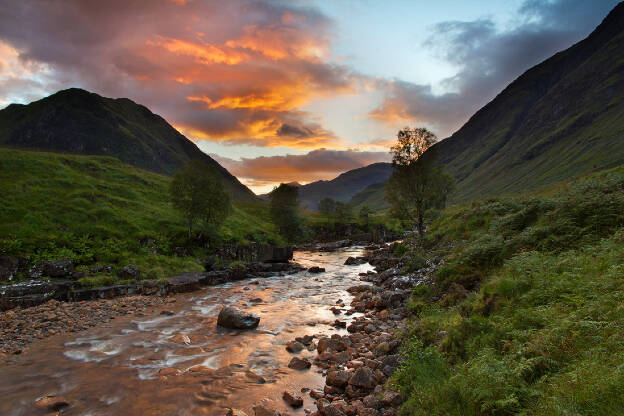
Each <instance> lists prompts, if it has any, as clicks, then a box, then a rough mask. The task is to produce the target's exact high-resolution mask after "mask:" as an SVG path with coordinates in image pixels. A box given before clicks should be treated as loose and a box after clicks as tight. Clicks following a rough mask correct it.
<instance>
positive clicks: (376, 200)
mask: <svg viewBox="0 0 624 416" xmlns="http://www.w3.org/2000/svg"><path fill="white" fill-rule="evenodd" d="M385 189H386V182H377V183H374V184H372V185H368V186H367V187H366V188H364V189H362V190H361V191H360V192H358V193H357V194H355V195H353V197H352V198H351V200H350V201H349V204H351V205H353V206H354V207H356V208H361V207H363V206H364V205H366V206H367V207H369V208H370V209H373V210H375V211H379V210H382V209H385V208H388V207H389V206H390V205H389V204H388V203H387V202H386V201H385V199H384V191H385Z"/></svg>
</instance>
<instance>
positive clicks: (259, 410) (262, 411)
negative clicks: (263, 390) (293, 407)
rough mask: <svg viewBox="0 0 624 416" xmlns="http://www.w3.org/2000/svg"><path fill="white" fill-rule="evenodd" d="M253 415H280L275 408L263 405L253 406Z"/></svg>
mask: <svg viewBox="0 0 624 416" xmlns="http://www.w3.org/2000/svg"><path fill="white" fill-rule="evenodd" d="M253 411H254V415H255V416H281V415H280V413H279V412H278V411H277V410H273V409H269V408H267V407H264V406H263V405H258V406H254V407H253Z"/></svg>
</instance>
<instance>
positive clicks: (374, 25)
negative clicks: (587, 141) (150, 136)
mask: <svg viewBox="0 0 624 416" xmlns="http://www.w3.org/2000/svg"><path fill="white" fill-rule="evenodd" d="M9 3H13V4H9V5H8V6H9V7H7V8H6V13H3V14H2V15H0V22H2V24H1V25H0V107H2V108H4V107H6V106H7V105H8V104H10V103H12V102H16V103H22V104H24V103H28V102H31V101H34V100H37V99H40V98H43V97H45V96H48V95H50V94H52V93H54V92H56V91H58V90H61V89H66V88H71V87H77V88H83V89H86V90H88V91H91V92H95V93H97V94H100V95H102V96H106V97H114V98H121V97H126V98H130V99H131V100H133V101H135V102H137V103H139V104H142V105H145V106H147V107H148V108H149V109H150V110H151V111H153V112H154V113H156V114H159V115H161V116H163V117H164V118H165V119H166V120H167V121H168V122H169V123H170V124H172V125H173V126H174V127H175V128H176V129H178V130H179V131H180V132H181V133H182V134H184V135H185V136H187V137H188V138H189V139H191V140H193V141H194V142H195V143H196V144H197V145H198V147H199V148H200V149H201V150H202V151H204V152H205V153H207V154H209V155H210V156H212V157H213V158H215V160H217V161H218V162H219V163H220V164H222V165H223V166H224V167H225V168H227V169H228V170H229V171H230V172H231V173H232V174H233V175H235V176H236V177H238V178H239V180H241V182H242V183H244V184H245V185H247V186H248V187H249V188H250V189H252V190H253V191H254V192H255V193H256V194H262V193H265V192H267V191H270V190H271V189H272V188H273V187H274V186H275V185H277V184H279V183H280V182H284V183H289V182H299V183H302V184H305V183H310V182H314V181H316V180H331V179H333V178H335V177H337V176H338V175H339V174H341V173H344V172H346V171H348V170H352V169H355V168H359V167H363V166H366V165H369V164H372V163H376V162H389V161H390V158H389V154H388V147H389V145H390V144H391V143H392V142H393V141H394V138H395V134H396V131H397V130H398V129H399V128H401V127H403V126H404V125H411V126H426V127H428V128H430V129H431V130H432V131H433V132H434V133H436V134H437V136H438V138H439V139H444V138H446V137H448V136H449V135H450V134H451V133H452V132H454V131H456V130H457V129H458V128H459V127H461V125H463V123H465V122H466V121H467V120H468V118H469V117H470V116H471V115H472V114H474V113H475V111H477V110H478V109H479V108H481V107H482V106H484V105H485V104H486V103H487V102H489V101H490V100H491V99H493V98H494V97H495V96H496V94H498V93H499V92H500V91H501V90H502V89H503V88H504V87H505V86H506V85H508V84H509V83H510V82H512V81H513V80H514V79H515V78H517V77H518V76H519V75H521V74H522V73H523V72H524V71H526V70H527V69H529V68H530V67H532V66H534V65H535V64H537V63H539V62H541V61H543V60H544V59H546V58H548V57H549V56H551V55H553V54H554V53H556V52H558V51H561V50H564V49H566V48H568V47H569V46H571V45H573V44H574V43H576V42H578V41H580V40H581V39H583V38H584V37H586V36H587V35H588V34H589V33H590V32H591V31H592V30H593V29H594V28H595V27H596V26H597V25H598V24H599V23H600V22H601V21H602V19H603V18H604V17H605V16H606V15H607V13H608V12H609V10H611V9H612V8H613V7H614V6H615V5H616V4H617V3H618V2H617V1H606V0H605V1H600V2H591V3H589V2H583V1H578V0H557V1H546V0H525V1H521V0H508V1H504V2H496V3H495V4H492V2H486V1H476V0H475V1H470V2H457V1H443V2H438V3H436V5H433V6H432V5H427V6H425V5H419V4H413V3H411V2H404V1H395V2H391V3H389V4H384V5H380V4H376V3H375V2H365V3H356V2H348V1H340V2H322V1H307V2H305V1H298V2H295V3H290V4H287V3H286V2H280V1H270V0H266V1H242V0H240V1H238V0H237V1H235V2H230V3H228V4H222V3H215V2H200V1H181V0H176V1H162V2H159V3H153V2H150V3H149V6H147V5H143V4H140V3H136V2H135V3H133V4H127V2H119V4H117V6H116V7H113V8H112V9H114V10H116V11H115V12H114V13H111V12H109V9H110V8H103V7H102V6H100V5H99V4H98V3H97V2H93V3H91V2H78V1H76V2H66V3H64V4H63V5H61V6H59V5H58V4H54V3H45V4H41V3H40V4H37V5H33V4H25V3H22V2H18V1H15V2H9ZM150 6H151V7H150ZM239 8H240V9H241V10H243V11H244V13H238V12H237V10H238V9H239ZM139 17H140V18H139ZM68 19H69V20H68ZM70 20H71V21H72V22H74V23H75V22H78V24H73V25H71V26H70ZM401 20H403V21H406V22H412V21H415V22H417V23H418V24H417V25H413V26H412V25H408V24H398V25H397V24H396V22H397V21H399V22H400V21H401ZM22 22H28V23H29V24H26V25H25V24H22ZM85 22H86V23H85ZM68 27H70V28H69V29H67V28H68Z"/></svg>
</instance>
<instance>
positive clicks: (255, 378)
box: [245, 370, 266, 384]
mask: <svg viewBox="0 0 624 416" xmlns="http://www.w3.org/2000/svg"><path fill="white" fill-rule="evenodd" d="M245 375H246V376H247V378H248V379H250V380H252V381H253V382H254V383H257V384H264V383H266V379H265V378H264V377H262V376H261V375H260V374H257V373H254V372H253V371H251V370H247V372H246V373H245Z"/></svg>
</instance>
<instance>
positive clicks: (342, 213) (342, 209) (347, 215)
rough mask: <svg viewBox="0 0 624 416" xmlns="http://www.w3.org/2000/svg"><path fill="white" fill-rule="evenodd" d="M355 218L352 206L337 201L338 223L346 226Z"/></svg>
mask: <svg viewBox="0 0 624 416" xmlns="http://www.w3.org/2000/svg"><path fill="white" fill-rule="evenodd" d="M352 218H353V212H352V208H351V205H349V204H348V203H344V202H340V201H336V222H337V223H339V224H346V223H348V222H349V221H351V219H352Z"/></svg>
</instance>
